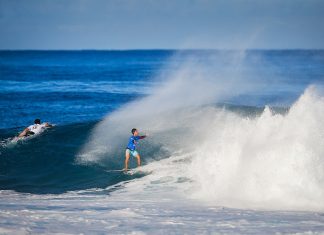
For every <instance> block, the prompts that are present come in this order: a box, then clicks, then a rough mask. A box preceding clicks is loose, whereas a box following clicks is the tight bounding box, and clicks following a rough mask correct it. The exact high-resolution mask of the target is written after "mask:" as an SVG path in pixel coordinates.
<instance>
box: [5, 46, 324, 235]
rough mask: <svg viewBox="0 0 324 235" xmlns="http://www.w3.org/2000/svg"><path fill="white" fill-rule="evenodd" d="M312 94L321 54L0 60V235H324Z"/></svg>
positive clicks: (318, 82) (321, 81)
mask: <svg viewBox="0 0 324 235" xmlns="http://www.w3.org/2000/svg"><path fill="white" fill-rule="evenodd" d="M323 85H324V51H323V50H247V51H219V50H182V51H175V50H133V51H0V120H1V122H0V198H1V203H0V209H1V210H0V218H1V220H0V233H2V232H3V233H7V232H8V233H9V232H21V233H48V232H53V233H55V232H67V233H83V232H88V233H106V232H107V231H109V232H111V233H113V234H126V233H134V234H136V232H138V233H139V234H143V233H144V234H145V233H148V234H152V233H157V234H172V233H176V234H179V233H187V234H197V233H198V234H199V233H202V234H204V233H206V234H210V233H214V232H215V231H219V232H220V233H224V234H226V233H228V234H238V233H247V234H260V233H265V234H267V233H269V234H273V233H275V232H279V233H293V232H294V233H295V232H308V231H315V232H316V231H324V220H323V215H322V214H320V213H313V212H309V213H303V212H298V213H297V212H291V210H292V211H294V210H306V211H314V210H315V211H321V210H323V206H322V202H323V200H324V198H323V195H324V194H323V193H324V192H323V190H322V185H323V183H324V177H323V174H322V172H323V169H324V168H323V167H324V161H323V158H322V156H323V153H324V149H323V147H322V146H324V145H323V143H324V136H323V133H324V125H323V124H322V121H321V120H323V118H324V106H323V104H324V99H323V95H322V94H323ZM35 118H40V119H41V120H42V121H46V122H50V123H52V124H54V125H55V126H54V127H53V128H49V129H46V130H45V131H44V132H43V133H42V134H40V135H38V136H34V137H33V138H30V139H26V140H23V141H18V142H13V141H12V140H13V137H15V136H17V135H18V133H19V132H20V131H22V130H23V129H24V128H25V127H26V126H29V125H31V124H32V123H33V120H34V119H35ZM132 127H137V128H139V130H140V131H141V132H142V133H144V134H145V133H148V134H149V137H148V138H146V139H145V140H143V141H140V144H139V152H140V153H141V156H142V163H143V164H142V165H143V166H142V168H140V170H134V171H132V174H124V173H123V172H120V171H117V170H120V169H122V168H123V166H124V151H125V147H126V144H127V141H128V138H129V136H130V132H129V131H130V129H131V128H132ZM130 166H131V168H135V167H136V164H135V160H134V159H131V161H130ZM188 198H189V199H188ZM265 198H267V199H266V200H265ZM201 202H203V203H201ZM209 203H210V204H209ZM206 205H207V207H206ZM224 207H231V208H237V209H229V208H224ZM242 208H243V209H242ZM258 208H261V209H266V210H273V209H276V210H287V211H284V212H277V211H276V212H265V211H262V210H261V211H254V210H255V209H258ZM283 221H284V222H283ZM125 224H127V225H126V226H125ZM63 225H64V226H63ZM315 225H316V226H315ZM2 228H3V229H4V230H1V229H2ZM155 228H158V229H159V230H158V231H156V230H155ZM18 230H19V231H18Z"/></svg>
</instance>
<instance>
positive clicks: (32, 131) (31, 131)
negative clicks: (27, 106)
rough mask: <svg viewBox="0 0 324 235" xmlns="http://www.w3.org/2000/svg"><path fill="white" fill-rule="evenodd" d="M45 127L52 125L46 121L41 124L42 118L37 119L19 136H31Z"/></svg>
mask: <svg viewBox="0 0 324 235" xmlns="http://www.w3.org/2000/svg"><path fill="white" fill-rule="evenodd" d="M45 127H52V125H50V124H49V123H47V122H45V123H42V124H41V120H40V119H38V118H37V119H35V121H34V125H30V126H29V127H27V128H26V129H25V130H24V131H23V132H21V133H20V134H19V136H18V137H24V136H30V135H35V134H38V133H40V132H41V131H42V130H43V129H45Z"/></svg>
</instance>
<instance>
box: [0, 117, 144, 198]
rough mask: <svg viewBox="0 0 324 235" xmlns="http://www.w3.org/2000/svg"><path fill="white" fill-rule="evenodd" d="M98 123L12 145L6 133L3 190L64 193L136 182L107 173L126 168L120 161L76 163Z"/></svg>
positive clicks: (0, 153) (0, 150)
mask: <svg viewBox="0 0 324 235" xmlns="http://www.w3.org/2000/svg"><path fill="white" fill-rule="evenodd" d="M94 125H95V123H93V122H89V123H81V124H71V125H66V126H56V127H53V128H52V129H47V130H46V131H45V132H43V133H42V134H40V135H38V136H36V137H33V138H31V139H28V140H23V141H19V142H18V143H11V142H10V138H8V137H9V136H12V135H13V134H15V132H13V131H12V130H8V131H7V132H6V133H3V134H2V136H1V137H2V139H7V140H6V141H3V142H2V146H1V147H0V159H1V161H0V172H1V175H0V188H1V189H2V190H3V189H6V190H15V191H18V192H28V193H37V194H44V193H55V194H57V193H63V192H66V191H73V190H82V189H89V188H105V187H107V186H110V185H113V184H116V183H119V182H121V181H127V180H130V179H134V178H136V177H138V176H139V175H133V176H128V175H124V174H122V173H120V172H107V170H116V169H122V167H123V165H122V161H120V158H115V159H111V161H110V162H109V165H108V166H107V167H102V166H99V165H79V164H77V163H76V162H75V155H76V154H77V152H78V150H79V148H80V145H82V144H83V143H84V142H85V140H86V138H87V136H88V135H89V130H91V128H93V127H94Z"/></svg>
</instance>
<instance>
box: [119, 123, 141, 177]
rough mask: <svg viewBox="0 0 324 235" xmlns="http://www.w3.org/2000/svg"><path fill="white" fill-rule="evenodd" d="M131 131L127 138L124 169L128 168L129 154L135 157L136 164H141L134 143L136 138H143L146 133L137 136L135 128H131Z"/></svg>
mask: <svg viewBox="0 0 324 235" xmlns="http://www.w3.org/2000/svg"><path fill="white" fill-rule="evenodd" d="M131 132H132V136H131V137H130V138H129V141H128V145H127V148H126V154H125V155H126V158H125V168H124V171H127V169H128V160H129V156H130V155H132V156H133V157H136V159H137V166H140V165H141V156H140V155H139V154H138V152H137V151H136V143H137V141H138V140H140V139H144V138H145V137H146V135H142V136H139V135H138V131H137V129H136V128H133V129H132V131H131Z"/></svg>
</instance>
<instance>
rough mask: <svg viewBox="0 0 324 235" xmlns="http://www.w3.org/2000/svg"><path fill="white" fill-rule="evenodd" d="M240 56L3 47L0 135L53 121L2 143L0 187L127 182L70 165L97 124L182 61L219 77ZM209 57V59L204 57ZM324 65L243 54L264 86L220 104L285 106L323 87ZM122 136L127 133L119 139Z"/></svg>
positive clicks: (322, 57)
mask: <svg viewBox="0 0 324 235" xmlns="http://www.w3.org/2000/svg"><path fill="white" fill-rule="evenodd" d="M238 53H241V52H236V51H208V50H203V51H195V50H193V51H191V50H188V51H172V50H161V51H159V50H153V51H150V50H147V51H146V50H144V51H1V52H0V87H1V88H0V119H1V122H0V138H1V140H2V141H5V140H6V139H7V138H10V137H12V136H15V135H17V134H18V133H19V131H21V130H22V129H23V128H25V127H26V126H28V125H30V124H32V122H33V120H34V119H35V118H41V119H42V121H47V122H50V123H53V124H55V125H57V126H55V128H53V129H50V130H48V131H47V132H46V133H45V134H44V136H42V138H35V139H32V140H30V141H29V142H26V143H21V144H18V145H17V146H15V147H12V148H9V147H7V146H6V147H2V148H1V150H0V152H1V153H0V157H1V161H0V189H13V190H17V191H22V192H33V193H49V192H50V193H60V192H64V191H67V190H77V189H86V188H92V187H106V186H108V185H112V184H115V183H117V182H119V181H123V180H128V179H129V178H130V177H129V176H120V175H119V174H114V173H111V174H108V175H107V174H106V172H105V170H106V169H107V167H106V168H105V167H102V166H100V165H92V166H83V165H77V164H75V157H76V154H77V153H78V151H79V150H80V148H81V147H82V145H83V144H85V142H86V141H87V138H88V137H89V135H90V134H91V130H92V129H93V127H94V126H95V125H96V123H97V122H98V121H100V120H101V119H102V118H104V116H105V115H107V114H109V113H111V112H113V111H114V110H116V109H118V108H119V107H121V106H123V105H124V104H127V103H129V102H131V101H134V100H137V99H141V98H142V97H145V96H147V95H149V94H150V93H151V92H152V91H151V88H152V87H153V86H156V85H157V84H161V83H163V82H164V79H165V80H167V79H166V78H165V77H166V76H163V74H168V73H170V71H176V70H177V69H179V67H181V64H182V63H184V62H186V61H187V60H188V59H190V60H194V61H196V62H199V63H203V64H211V63H212V67H213V70H212V71H214V72H215V74H217V73H219V71H227V70H230V71H231V70H235V69H237V67H235V66H237V62H236V60H237V58H236V57H237V54H238ZM211 56H212V58H213V60H212V62H211V60H210V59H208V58H210V57H211ZM233 61H234V63H233ZM323 65H324V51H311V50H301V51H299V50H297V51H294V50H288V51H285V50H284V51H280V50H279V51H271V50H270V51H247V52H244V60H243V61H240V68H239V72H240V73H241V74H246V75H245V76H253V77H254V78H255V80H254V81H257V82H260V83H266V84H267V85H266V86H262V87H261V88H260V89H257V90H254V91H253V92H249V93H245V94H238V95H237V96H232V97H230V98H228V99H224V100H221V102H223V103H227V104H230V105H233V107H235V106H236V105H237V106H238V107H240V106H242V107H244V108H242V109H244V110H246V111H247V112H253V111H257V110H259V109H260V107H261V108H262V107H263V106H264V105H273V106H280V107H289V105H290V104H291V103H292V102H293V101H295V100H296V99H297V98H298V96H299V95H300V94H301V93H302V92H303V91H304V89H305V88H306V87H307V86H308V85H310V84H323V82H324V75H323V74H324V66H323ZM161 74H162V75H161ZM225 80H226V79H225ZM188 82H190V80H188ZM138 111H139V112H141V110H138ZM129 115H132V114H131V113H130V114H129ZM107 132H114V130H107ZM128 135H129V133H125V139H127V138H128ZM107 144H108V145H109V143H107ZM153 151H154V150H153ZM144 163H145V159H144ZM112 164H113V165H112V166H110V168H114V169H115V168H116V169H121V168H122V167H123V161H122V160H121V161H120V160H118V161H114V162H113V163H112ZM63 173H64V174H63Z"/></svg>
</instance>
